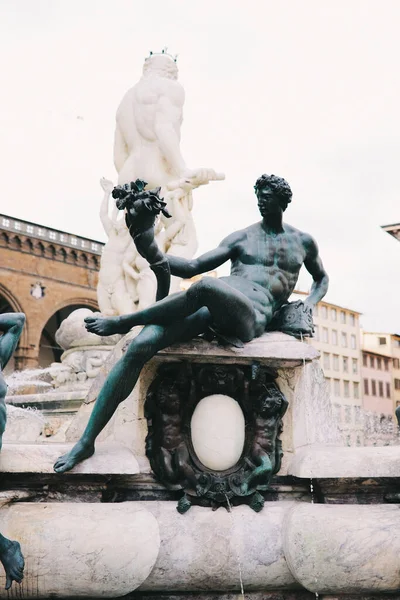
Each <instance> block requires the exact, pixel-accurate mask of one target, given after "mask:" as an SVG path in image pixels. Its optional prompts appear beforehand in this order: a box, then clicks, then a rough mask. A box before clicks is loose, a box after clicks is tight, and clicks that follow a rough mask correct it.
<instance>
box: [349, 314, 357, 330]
mask: <svg viewBox="0 0 400 600" xmlns="http://www.w3.org/2000/svg"><path fill="white" fill-rule="evenodd" d="M350 325H351V326H352V327H355V326H356V315H353V313H350Z"/></svg>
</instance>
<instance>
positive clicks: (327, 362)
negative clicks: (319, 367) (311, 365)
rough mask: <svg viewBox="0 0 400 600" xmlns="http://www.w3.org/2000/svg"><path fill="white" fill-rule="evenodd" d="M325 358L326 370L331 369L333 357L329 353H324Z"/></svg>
mask: <svg viewBox="0 0 400 600" xmlns="http://www.w3.org/2000/svg"><path fill="white" fill-rule="evenodd" d="M323 357H324V369H330V368H331V355H330V354H328V353H327V352H324V354H323Z"/></svg>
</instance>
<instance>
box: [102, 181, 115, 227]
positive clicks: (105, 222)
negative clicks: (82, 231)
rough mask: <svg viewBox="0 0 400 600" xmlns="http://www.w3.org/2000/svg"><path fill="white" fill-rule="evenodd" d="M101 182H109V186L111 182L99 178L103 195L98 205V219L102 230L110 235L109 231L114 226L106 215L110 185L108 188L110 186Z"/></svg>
mask: <svg viewBox="0 0 400 600" xmlns="http://www.w3.org/2000/svg"><path fill="white" fill-rule="evenodd" d="M103 182H106V183H110V184H111V186H113V184H112V183H111V182H108V181H107V180H106V179H101V180H100V185H101V187H102V188H103V190H104V196H103V200H102V202H101V206H100V221H101V224H102V225H103V227H104V231H105V232H106V234H107V235H108V237H110V233H111V232H112V230H113V227H114V225H113V222H112V220H111V219H110V217H109V215H108V203H109V200H110V195H111V191H112V187H111V189H110V187H109V186H108V185H106V184H103Z"/></svg>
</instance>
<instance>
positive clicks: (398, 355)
mask: <svg viewBox="0 0 400 600" xmlns="http://www.w3.org/2000/svg"><path fill="white" fill-rule="evenodd" d="M363 348H364V350H365V351H369V352H372V353H375V354H379V355H382V356H384V357H388V358H389V359H391V361H392V369H391V375H392V376H391V396H392V412H394V411H395V409H396V407H397V406H400V335H398V334H394V333H382V332H371V331H364V332H363Z"/></svg>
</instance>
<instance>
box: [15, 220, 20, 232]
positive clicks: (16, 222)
mask: <svg viewBox="0 0 400 600" xmlns="http://www.w3.org/2000/svg"><path fill="white" fill-rule="evenodd" d="M14 229H16V230H17V231H21V223H19V222H18V221H14Z"/></svg>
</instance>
